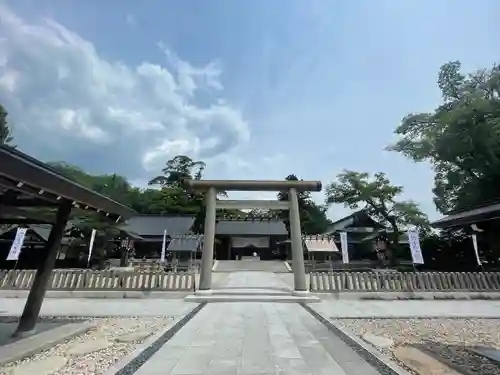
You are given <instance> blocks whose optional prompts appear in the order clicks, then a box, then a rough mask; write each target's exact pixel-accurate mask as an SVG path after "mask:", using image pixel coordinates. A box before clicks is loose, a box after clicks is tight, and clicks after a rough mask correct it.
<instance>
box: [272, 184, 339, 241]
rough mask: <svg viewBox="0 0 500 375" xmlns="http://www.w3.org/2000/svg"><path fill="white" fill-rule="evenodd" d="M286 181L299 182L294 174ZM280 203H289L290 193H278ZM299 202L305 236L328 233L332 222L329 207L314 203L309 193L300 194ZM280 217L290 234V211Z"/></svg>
mask: <svg viewBox="0 0 500 375" xmlns="http://www.w3.org/2000/svg"><path fill="white" fill-rule="evenodd" d="M285 180H287V181H298V180H299V179H298V177H297V176H296V175H294V174H291V175H288V176H287V177H286V178H285ZM278 200H279V201H288V192H286V191H283V192H279V193H278ZM297 200H298V202H299V215H300V226H301V230H302V233H304V234H321V233H324V232H326V230H327V229H328V226H329V225H330V224H331V221H330V220H329V219H328V218H327V216H326V211H327V209H328V208H327V207H326V206H320V205H318V204H316V202H314V200H313V199H312V198H311V193H309V192H298V193H297ZM279 216H280V217H281V218H282V219H283V221H284V223H285V225H286V227H287V230H288V232H290V222H289V217H288V211H282V212H280V213H279Z"/></svg>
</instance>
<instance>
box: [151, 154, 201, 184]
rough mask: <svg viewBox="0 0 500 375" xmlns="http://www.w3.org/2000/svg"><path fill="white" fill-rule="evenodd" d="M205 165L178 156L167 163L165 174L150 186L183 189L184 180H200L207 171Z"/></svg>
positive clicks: (155, 179) (154, 180)
mask: <svg viewBox="0 0 500 375" xmlns="http://www.w3.org/2000/svg"><path fill="white" fill-rule="evenodd" d="M205 167H206V165H205V163H204V162H202V161H196V160H193V159H191V158H190V157H189V156H185V155H177V156H175V157H174V158H173V159H170V160H168V161H167V163H166V165H165V168H163V169H162V172H163V174H161V175H159V176H156V177H154V178H153V179H151V181H149V184H150V185H160V186H161V187H182V180H184V179H186V178H187V179H195V180H200V179H201V178H202V176H203V171H204V170H205Z"/></svg>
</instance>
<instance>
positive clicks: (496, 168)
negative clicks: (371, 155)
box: [389, 61, 500, 213]
mask: <svg viewBox="0 0 500 375" xmlns="http://www.w3.org/2000/svg"><path fill="white" fill-rule="evenodd" d="M460 67H461V66H460V62H458V61H454V62H449V63H447V64H445V65H443V66H442V67H441V69H440V71H439V78H438V85H439V88H440V89H441V92H442V96H443V104H441V105H440V106H439V107H438V108H436V109H435V110H434V111H433V112H432V113H417V114H411V115H409V116H407V117H405V118H404V119H403V121H402V124H401V125H400V126H398V127H397V129H396V131H395V133H396V134H397V135H398V136H399V137H400V139H399V140H398V141H397V142H396V143H395V144H394V145H392V146H390V147H389V149H390V150H393V151H396V152H399V153H402V154H403V155H405V156H407V157H408V158H410V159H412V160H414V161H417V162H424V161H425V162H429V163H431V165H432V166H433V168H434V170H435V171H436V175H435V184H434V189H433V192H434V197H435V198H434V202H435V204H436V206H437V208H438V209H439V210H440V211H441V212H443V213H444V212H448V211H450V210H454V209H460V208H465V207H469V206H472V205H475V204H478V203H483V202H484V201H488V200H493V199H498V198H500V192H499V191H498V186H499V185H500V66H499V65H494V66H493V67H492V68H491V69H484V70H481V71H478V72H475V73H472V74H468V75H464V74H462V73H461V72H460Z"/></svg>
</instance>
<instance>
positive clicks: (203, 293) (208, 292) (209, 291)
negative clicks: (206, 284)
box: [194, 289, 213, 296]
mask: <svg viewBox="0 0 500 375" xmlns="http://www.w3.org/2000/svg"><path fill="white" fill-rule="evenodd" d="M194 294H195V295H196V296H211V295H212V294H213V291H212V289H205V290H197V291H196V292H194Z"/></svg>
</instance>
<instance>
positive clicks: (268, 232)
mask: <svg viewBox="0 0 500 375" xmlns="http://www.w3.org/2000/svg"><path fill="white" fill-rule="evenodd" d="M215 233H216V234H225V235H242V236H245V235H260V236H273V235H274V236H286V235H288V231H287V230H286V227H285V224H284V223H283V221H282V220H275V219H273V220H251V219H249V220H219V222H218V223H217V225H216V228H215Z"/></svg>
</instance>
